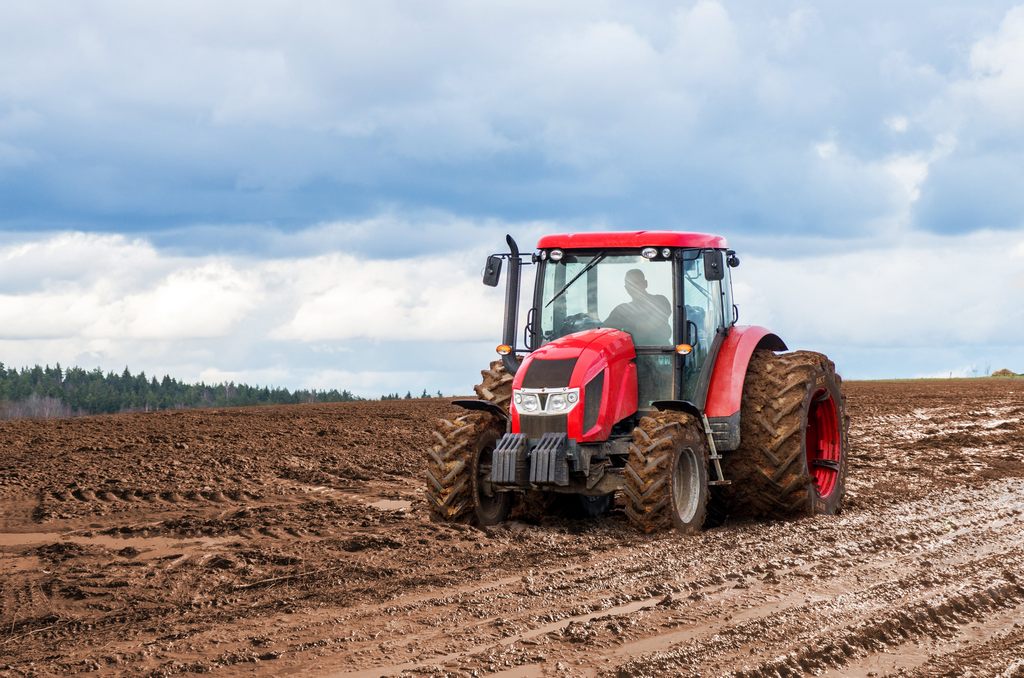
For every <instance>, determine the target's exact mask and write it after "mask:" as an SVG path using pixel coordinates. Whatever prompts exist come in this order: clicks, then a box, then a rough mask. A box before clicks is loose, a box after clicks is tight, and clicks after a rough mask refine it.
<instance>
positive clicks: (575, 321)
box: [558, 313, 601, 337]
mask: <svg viewBox="0 0 1024 678" xmlns="http://www.w3.org/2000/svg"><path fill="white" fill-rule="evenodd" d="M599 327H601V322H600V321H599V320H598V319H597V318H595V317H594V316H592V315H590V314H589V313H574V314H573V315H570V316H567V317H566V319H565V320H563V321H562V326H561V327H560V328H559V332H558V334H559V335H561V336H563V337H564V336H565V335H567V334H572V333H573V332H582V331H583V330H596V329H597V328H599Z"/></svg>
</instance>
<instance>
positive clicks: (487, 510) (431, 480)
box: [426, 412, 512, 525]
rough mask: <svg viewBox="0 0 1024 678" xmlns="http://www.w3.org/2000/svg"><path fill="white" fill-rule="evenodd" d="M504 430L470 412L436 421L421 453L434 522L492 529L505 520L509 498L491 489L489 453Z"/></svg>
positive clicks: (496, 421)
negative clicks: (432, 440)
mask: <svg viewBox="0 0 1024 678" xmlns="http://www.w3.org/2000/svg"><path fill="white" fill-rule="evenodd" d="M504 432H505V427H504V425H503V423H502V421H501V420H500V419H499V418H498V417H496V416H494V415H493V414H488V413H486V412H472V413H470V414H466V415H463V416H461V417H459V418H457V419H455V420H454V421H448V420H441V421H440V422H438V428H437V431H436V432H435V437H436V438H437V443H436V444H435V445H434V446H433V447H432V448H431V449H430V451H429V452H428V454H427V472H426V477H427V483H426V499H427V507H428V510H429V512H430V517H431V519H432V520H435V521H443V522H468V523H472V524H475V525H494V524H495V523H500V522H502V521H503V520H505V519H506V518H507V517H508V514H509V510H510V509H511V508H512V497H511V496H510V495H509V494H508V493H507V492H496V491H495V489H494V486H493V485H491V481H490V476H491V455H492V454H493V453H494V446H495V444H496V443H497V441H498V438H499V437H501V434H502V433H504Z"/></svg>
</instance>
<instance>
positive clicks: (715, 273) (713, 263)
mask: <svg viewBox="0 0 1024 678" xmlns="http://www.w3.org/2000/svg"><path fill="white" fill-rule="evenodd" d="M704 277H705V278H707V279H708V280H723V279H724V278H725V262H724V261H723V260H722V250H707V251H706V252H704Z"/></svg>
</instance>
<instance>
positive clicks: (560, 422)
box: [519, 414, 569, 440]
mask: <svg viewBox="0 0 1024 678" xmlns="http://www.w3.org/2000/svg"><path fill="white" fill-rule="evenodd" d="M568 424H569V417H568V416H567V415H564V414H561V415H557V416H551V415H545V416H540V417H538V416H530V415H528V414H520V415H519V432H520V433H522V434H523V435H525V436H526V437H527V438H530V439H531V440H533V439H535V438H540V437H541V436H542V435H544V434H545V433H565V432H566V431H567V430H568V429H567V427H568Z"/></svg>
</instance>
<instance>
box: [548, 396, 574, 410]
mask: <svg viewBox="0 0 1024 678" xmlns="http://www.w3.org/2000/svg"><path fill="white" fill-rule="evenodd" d="M568 407H569V403H568V401H566V399H565V396H564V395H562V394H561V393H558V394H555V395H551V396H548V407H547V411H548V412H564V411H565V410H566V409H567V408H568Z"/></svg>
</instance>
